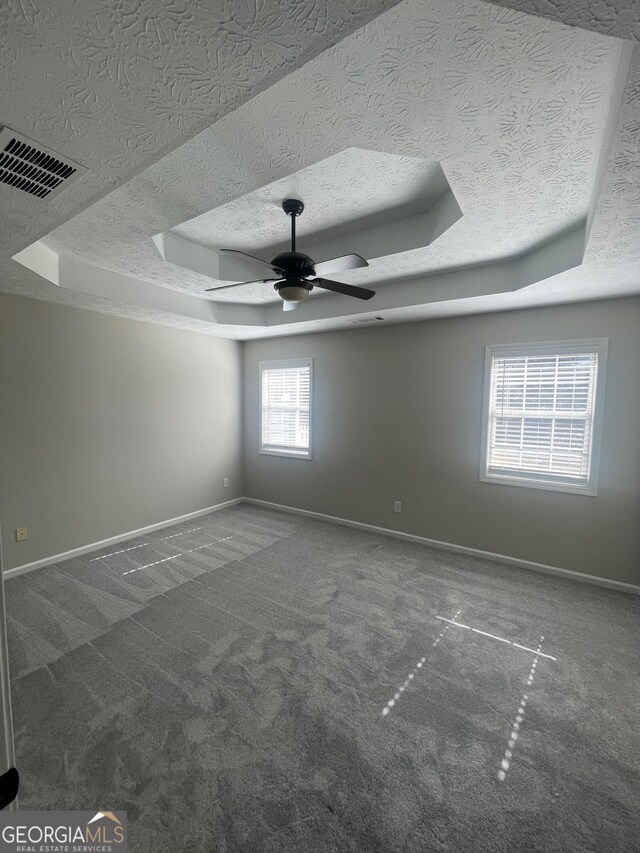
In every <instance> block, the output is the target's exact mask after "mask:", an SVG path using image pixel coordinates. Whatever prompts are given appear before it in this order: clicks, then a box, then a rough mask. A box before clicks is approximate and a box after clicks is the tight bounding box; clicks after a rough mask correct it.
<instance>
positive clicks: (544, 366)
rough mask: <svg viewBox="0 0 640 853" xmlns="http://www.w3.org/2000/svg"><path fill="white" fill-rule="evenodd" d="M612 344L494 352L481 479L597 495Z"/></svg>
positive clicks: (492, 349)
mask: <svg viewBox="0 0 640 853" xmlns="http://www.w3.org/2000/svg"><path fill="white" fill-rule="evenodd" d="M606 357H607V339H606V338H598V339H596V340H591V341H562V342H559V343H549V344H522V345H519V346H515V347H511V346H509V347H505V346H490V347H487V353H486V374H485V412H484V429H483V438H482V462H481V468H480V479H481V480H483V481H485V482H492V483H508V484H510V485H518V486H528V487H529V488H537V489H552V490H555V491H566V492H577V493H581V494H587V495H595V494H596V488H597V461H598V460H597V457H598V448H599V440H600V429H601V423H602V402H603V392H604V373H605V363H606Z"/></svg>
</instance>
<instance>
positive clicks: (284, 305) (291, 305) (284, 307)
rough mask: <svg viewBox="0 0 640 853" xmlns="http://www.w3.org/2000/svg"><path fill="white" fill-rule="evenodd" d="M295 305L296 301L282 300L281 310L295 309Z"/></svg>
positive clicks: (296, 304) (296, 305)
mask: <svg viewBox="0 0 640 853" xmlns="http://www.w3.org/2000/svg"><path fill="white" fill-rule="evenodd" d="M297 307H298V303H297V302H285V301H284V300H283V302H282V310H283V311H295V310H296V308H297Z"/></svg>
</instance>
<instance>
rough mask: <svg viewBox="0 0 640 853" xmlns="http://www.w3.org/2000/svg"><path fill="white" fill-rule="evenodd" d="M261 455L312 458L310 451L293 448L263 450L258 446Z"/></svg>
mask: <svg viewBox="0 0 640 853" xmlns="http://www.w3.org/2000/svg"><path fill="white" fill-rule="evenodd" d="M260 454H261V455H262V456H284V457H285V458H287V459H307V460H309V459H312V455H311V451H310V450H309V451H306V450H305V451H301V452H296V451H295V450H264V449H263V448H260Z"/></svg>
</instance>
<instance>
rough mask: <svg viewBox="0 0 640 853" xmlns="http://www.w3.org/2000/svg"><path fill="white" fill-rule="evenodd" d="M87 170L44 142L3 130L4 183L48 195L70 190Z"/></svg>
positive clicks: (0, 169) (0, 172)
mask: <svg viewBox="0 0 640 853" xmlns="http://www.w3.org/2000/svg"><path fill="white" fill-rule="evenodd" d="M86 171H87V170H86V169H85V168H84V167H83V166H79V165H78V164H77V163H73V162H72V161H71V160H66V159H64V158H63V157H60V156H59V155H58V154H54V153H53V152H51V151H47V150H46V148H43V147H42V146H41V145H37V144H36V143H35V142H31V140H30V139H26V138H25V137H24V136H20V135H19V134H18V133H14V132H13V131H12V130H10V129H9V128H8V127H3V128H2V130H0V183H2V184H8V185H9V186H10V187H15V188H16V189H18V190H23V191H24V192H26V193H30V194H31V195H34V196H37V197H38V198H47V197H49V198H50V197H51V196H53V195H56V194H57V193H59V192H61V191H62V190H63V189H66V188H67V187H68V186H69V184H71V183H73V181H74V180H75V179H76V178H78V177H79V176H80V175H82V174H83V173H84V172H86Z"/></svg>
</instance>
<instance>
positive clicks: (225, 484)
mask: <svg viewBox="0 0 640 853" xmlns="http://www.w3.org/2000/svg"><path fill="white" fill-rule="evenodd" d="M222 485H223V487H224V488H225V489H226V488H227V487H228V485H229V478H228V477H225V478H224V480H223V481H222Z"/></svg>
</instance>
